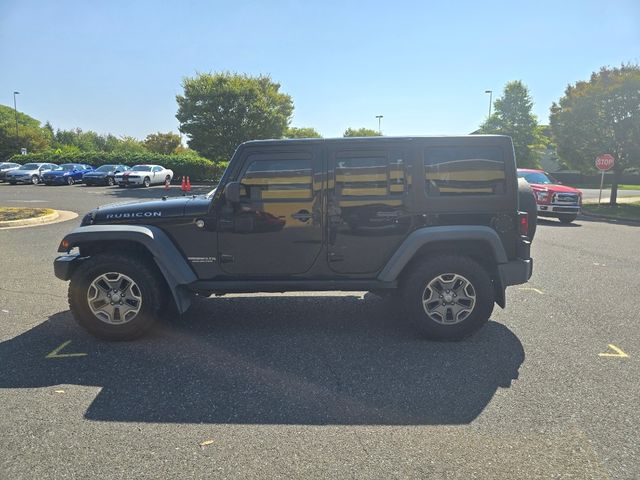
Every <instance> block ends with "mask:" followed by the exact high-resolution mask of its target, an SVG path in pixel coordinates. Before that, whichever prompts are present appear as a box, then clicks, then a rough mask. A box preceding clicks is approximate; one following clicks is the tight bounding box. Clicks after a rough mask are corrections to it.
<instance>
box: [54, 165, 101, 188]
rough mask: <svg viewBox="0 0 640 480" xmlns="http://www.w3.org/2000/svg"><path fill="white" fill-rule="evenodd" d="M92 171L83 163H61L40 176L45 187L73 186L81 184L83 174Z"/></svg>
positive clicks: (91, 168)
mask: <svg viewBox="0 0 640 480" xmlns="http://www.w3.org/2000/svg"><path fill="white" fill-rule="evenodd" d="M91 171H93V167H91V166H89V165H85V164H83V163H63V164H62V165H60V166H58V167H56V168H54V169H52V170H50V171H48V172H47V173H45V174H44V175H42V181H43V183H44V184H45V185H73V184H74V183H78V182H82V177H83V175H84V174H85V173H87V172H91Z"/></svg>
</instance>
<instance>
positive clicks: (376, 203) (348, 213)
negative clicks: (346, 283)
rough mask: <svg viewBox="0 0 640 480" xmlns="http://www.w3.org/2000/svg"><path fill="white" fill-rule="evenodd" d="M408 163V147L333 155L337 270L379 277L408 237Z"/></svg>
mask: <svg viewBox="0 0 640 480" xmlns="http://www.w3.org/2000/svg"><path fill="white" fill-rule="evenodd" d="M407 163H408V151H407V149H406V148H404V147H402V146H397V147H394V146H382V147H377V148H358V149H337V150H334V151H331V152H330V153H329V172H328V178H329V191H328V206H327V212H328V213H327V214H328V232H329V234H328V255H329V257H328V260H329V266H330V268H331V269H332V270H333V271H335V272H338V273H374V272H376V271H378V270H379V269H381V268H382V267H383V266H384V264H385V263H386V261H387V260H388V259H389V257H390V256H391V255H392V254H393V252H394V251H395V249H396V248H397V246H398V245H399V244H400V242H401V241H402V240H403V239H404V237H405V236H406V235H407V233H408V231H409V229H410V223H411V218H410V216H409V215H408V213H407V199H408V187H407V185H408V182H407V178H408V175H407V172H408V165H407Z"/></svg>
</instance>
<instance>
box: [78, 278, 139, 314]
mask: <svg viewBox="0 0 640 480" xmlns="http://www.w3.org/2000/svg"><path fill="white" fill-rule="evenodd" d="M87 303H88V304H89V309H90V310H91V312H92V313H93V314H94V315H95V316H96V318H98V319H99V320H101V321H103V322H105V323H108V324H110V325H123V324H125V323H129V322H130V321H132V320H133V319H134V318H136V316H137V315H138V313H139V312H140V309H141V308H142V293H141V291H140V287H138V284H137V283H136V282H134V281H133V280H132V279H131V277H129V276H127V275H125V274H123V273H119V272H107V273H103V274H101V275H99V276H98V277H96V278H95V279H94V280H93V281H92V282H91V283H90V284H89V288H88V289H87Z"/></svg>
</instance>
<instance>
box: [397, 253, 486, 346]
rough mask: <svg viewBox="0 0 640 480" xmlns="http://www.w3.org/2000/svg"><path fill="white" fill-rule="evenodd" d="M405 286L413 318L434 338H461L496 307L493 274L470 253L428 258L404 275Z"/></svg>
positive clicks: (473, 330)
mask: <svg viewBox="0 0 640 480" xmlns="http://www.w3.org/2000/svg"><path fill="white" fill-rule="evenodd" d="M402 288H403V292H402V294H403V300H404V302H403V303H404V305H405V308H406V313H407V316H408V319H409V321H410V322H411V323H413V325H414V326H416V327H417V328H418V329H419V330H420V331H421V332H422V333H423V334H424V335H425V336H426V337H427V338H430V339H434V340H460V339H462V338H464V337H466V336H468V335H470V334H472V333H473V332H475V331H476V330H478V329H479V328H480V327H482V326H483V325H484V324H485V323H487V321H488V320H489V317H490V316H491V312H492V311H493V304H494V291H493V285H492V283H491V278H490V277H489V275H488V274H487V272H486V270H485V269H484V268H483V267H482V266H481V265H480V264H478V263H477V262H475V261H474V260H472V259H470V258H467V257H462V256H458V255H442V256H438V257H434V258H431V259H427V260H424V261H422V262H420V263H419V264H418V265H416V266H415V267H414V268H413V269H412V270H411V272H410V273H409V274H408V275H407V276H406V278H404V280H403V287H402Z"/></svg>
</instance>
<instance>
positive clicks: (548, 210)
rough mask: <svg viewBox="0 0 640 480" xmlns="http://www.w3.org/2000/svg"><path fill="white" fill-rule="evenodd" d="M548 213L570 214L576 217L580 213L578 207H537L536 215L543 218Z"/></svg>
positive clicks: (554, 205)
mask: <svg viewBox="0 0 640 480" xmlns="http://www.w3.org/2000/svg"><path fill="white" fill-rule="evenodd" d="M550 213H554V214H557V213H571V214H575V215H577V214H579V213H580V205H556V204H549V205H538V215H541V216H544V215H545V214H550Z"/></svg>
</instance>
